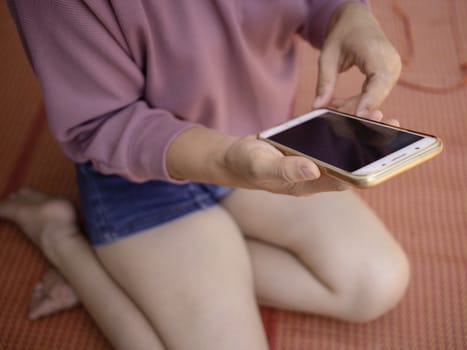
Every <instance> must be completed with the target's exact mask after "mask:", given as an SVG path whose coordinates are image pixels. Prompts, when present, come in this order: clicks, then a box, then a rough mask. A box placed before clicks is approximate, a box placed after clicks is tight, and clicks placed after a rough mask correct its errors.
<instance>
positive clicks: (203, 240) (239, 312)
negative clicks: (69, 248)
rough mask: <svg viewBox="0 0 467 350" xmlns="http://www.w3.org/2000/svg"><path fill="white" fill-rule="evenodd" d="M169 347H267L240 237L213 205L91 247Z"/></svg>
mask: <svg viewBox="0 0 467 350" xmlns="http://www.w3.org/2000/svg"><path fill="white" fill-rule="evenodd" d="M97 255H98V256H99V258H100V259H101V261H102V263H103V264H104V266H105V267H106V269H107V271H109V273H110V274H111V275H112V276H113V277H114V279H115V280H116V281H117V282H118V283H119V284H120V285H121V286H122V288H123V289H124V290H125V291H126V292H127V293H128V295H130V296H131V298H132V299H133V300H134V301H135V303H136V304H137V305H138V306H139V307H140V308H141V309H142V310H144V313H145V314H146V316H147V318H148V319H149V320H150V322H151V323H152V325H153V326H154V327H155V328H157V329H158V331H159V334H160V336H161V338H162V339H163V341H164V343H165V344H166V345H167V347H168V348H169V349H171V350H177V349H190V350H196V349H200V350H210V349H215V350H218V349H222V350H229V349H235V350H237V349H254V350H264V349H266V348H267V343H266V337H265V334H264V330H263V327H262V324H261V318H260V316H259V312H258V307H257V304H256V300H255V295H254V289H253V280H252V273H251V265H250V260H249V258H248V253H247V249H246V247H245V242H244V240H243V237H242V235H241V232H240V231H239V230H238V227H237V225H236V224H235V223H234V222H233V221H232V219H231V217H230V216H229V215H228V214H227V213H226V212H225V211H224V210H223V209H222V208H220V207H213V208H210V209H206V210H203V211H199V212H195V213H192V214H190V215H187V216H184V217H182V218H180V219H178V220H175V221H173V222H170V223H168V224H164V225H162V226H158V227H156V228H153V229H151V230H147V231H145V232H142V233H140V234H137V235H134V236H131V237H129V238H126V239H122V240H119V241H115V242H114V243H111V244H109V245H105V246H102V247H98V248H97Z"/></svg>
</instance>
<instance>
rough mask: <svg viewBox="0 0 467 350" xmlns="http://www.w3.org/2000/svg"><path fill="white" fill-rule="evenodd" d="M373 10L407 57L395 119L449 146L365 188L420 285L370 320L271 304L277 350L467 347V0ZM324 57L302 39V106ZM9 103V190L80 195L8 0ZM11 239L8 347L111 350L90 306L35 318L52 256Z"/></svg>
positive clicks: (5, 135)
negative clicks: (32, 305)
mask: <svg viewBox="0 0 467 350" xmlns="http://www.w3.org/2000/svg"><path fill="white" fill-rule="evenodd" d="M372 5H373V9H374V12H375V14H376V16H377V17H378V18H379V19H380V21H381V23H382V25H383V27H384V29H385V31H386V32H387V34H388V37H389V38H390V39H391V40H392V41H393V42H394V44H395V46H396V47H397V48H398V49H399V51H400V52H401V54H402V56H403V58H404V61H405V62H406V65H405V68H404V70H403V73H402V79H401V83H400V84H399V85H398V86H397V87H396V88H395V89H394V91H393V92H392V94H391V95H390V97H389V98H388V99H387V100H386V101H385V103H384V106H383V110H384V112H385V114H386V115H388V116H391V117H397V118H399V120H400V121H401V123H402V125H403V126H405V127H408V128H413V129H419V130H422V131H426V132H428V133H433V134H436V135H438V136H440V137H441V138H442V139H443V141H444V143H445V150H444V152H443V154H442V155H441V156H439V157H437V158H435V159H433V160H431V161H430V162H428V163H426V164H424V165H422V166H420V167H418V168H415V169H413V170H411V171H410V172H408V173H406V174H403V175H402V176H400V177H398V178H396V179H393V180H391V181H389V182H387V183H385V184H383V185H381V186H378V187H376V188H373V189H371V190H365V191H361V192H360V193H361V195H362V196H363V197H364V198H365V199H367V200H368V201H369V202H370V203H371V205H372V206H373V207H374V208H375V210H376V211H377V212H378V213H379V214H380V216H381V217H382V218H383V220H384V221H385V222H386V223H387V225H388V226H389V228H390V229H391V230H392V232H394V235H395V236H396V238H397V239H398V240H399V241H400V242H401V244H402V246H403V247H404V248H405V250H406V251H407V254H408V256H409V259H410V262H411V266H412V280H411V283H410V286H409V289H408V292H407V294H406V296H405V298H404V299H403V301H402V302H401V304H400V305H399V306H398V307H397V308H396V309H395V310H393V311H391V312H390V313H388V314H387V315H385V316H383V317H382V318H380V319H378V320H376V321H374V322H371V323H369V324H366V325H352V324H347V323H343V322H338V321H334V320H330V319H327V318H323V317H318V316H312V315H304V314H297V313H291V312H285V311H280V310H275V309H271V308H262V316H263V321H264V324H265V327H266V330H267V334H268V339H269V342H270V345H271V349H275V350H295V349H319V350H321V349H332V350H337V349H381V350H383V349H387V350H393V349H408V350H412V349H423V350H425V349H459V350H461V349H467V209H466V208H467V206H466V201H467V199H466V198H467V156H466V150H467V88H466V87H465V84H463V82H462V81H463V79H464V80H465V73H466V71H465V69H466V62H467V53H466V52H467V51H466V50H467V49H466V46H467V24H466V21H465V19H466V18H467V1H465V0H446V1H437V0H426V1H422V0H406V1H403V2H402V1H401V2H397V1H394V0H384V1H383V0H380V1H373V4H372ZM316 56H317V53H316V52H315V51H313V50H312V49H310V48H309V47H306V46H305V45H304V44H300V47H299V60H300V64H301V67H302V70H301V80H300V87H299V93H298V96H297V108H296V111H297V112H298V111H303V110H305V109H306V108H307V107H308V106H309V105H310V101H311V98H312V96H313V90H312V87H313V84H314V81H313V80H312V79H310V77H315V76H316V70H315V61H314V60H315V59H316ZM305 78H306V79H305ZM361 81H362V79H361V77H360V76H359V74H358V73H357V72H356V71H355V70H352V71H350V72H349V73H346V74H345V75H344V78H343V79H342V81H341V82H340V84H339V87H338V93H339V95H341V96H347V95H349V94H352V93H353V94H354V93H355V91H356V88H357V87H358V84H360V83H361ZM0 110H1V111H2V115H1V117H0V159H1V161H2V166H1V167H0V196H3V195H5V194H6V193H9V192H11V191H13V190H15V189H17V188H19V187H20V186H23V185H28V186H32V187H35V188H38V189H40V190H42V191H45V192H48V193H52V194H59V195H64V196H66V197H69V198H72V199H73V200H76V198H77V189H76V185H75V182H74V174H73V167H72V165H71V163H70V162H68V161H67V160H66V159H65V158H64V156H63V155H62V154H61V152H60V151H59V149H58V147H57V146H56V144H55V143H54V141H53V140H52V138H51V136H50V134H49V131H48V129H47V126H46V122H45V115H44V111H43V107H42V105H41V100H40V94H39V90H38V86H37V82H36V81H35V79H34V76H33V74H32V72H31V69H30V68H29V66H28V64H27V62H26V59H25V56H24V54H23V52H22V49H21V46H20V44H19V41H18V38H17V36H16V33H15V31H14V28H13V26H12V23H11V20H10V19H9V17H8V13H7V10H6V8H5V4H4V3H3V2H2V3H0ZM0 243H1V244H0V286H1V288H0V350H10V349H47V350H54V349H68V350H78V349H80V350H81V349H86V350H93V349H110V346H109V344H108V342H107V341H106V340H105V339H104V337H103V336H102V335H101V334H100V333H99V331H98V330H97V329H96V327H95V325H94V324H93V322H92V320H91V319H90V317H89V316H88V315H87V314H86V312H85V311H84V309H83V308H82V307H77V308H75V309H73V310H71V311H67V312H64V313H61V314H58V315H55V316H52V317H49V318H46V319H43V320H39V321H29V320H27V318H26V314H27V307H28V302H29V297H30V293H31V289H32V286H33V285H34V283H35V282H36V281H37V280H38V279H39V277H40V276H41V274H42V272H43V269H44V267H45V265H46V262H45V260H44V258H43V256H42V255H41V254H40V252H38V251H37V249H36V248H34V247H33V246H32V245H31V244H30V243H29V242H28V241H27V240H26V239H25V238H23V236H22V235H21V233H20V232H19V231H18V230H17V229H15V228H14V227H12V226H11V225H9V224H5V223H0Z"/></svg>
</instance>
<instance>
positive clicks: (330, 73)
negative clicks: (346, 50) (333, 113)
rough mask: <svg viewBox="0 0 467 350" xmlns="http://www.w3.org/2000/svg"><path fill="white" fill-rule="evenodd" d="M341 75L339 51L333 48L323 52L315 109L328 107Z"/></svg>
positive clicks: (320, 60) (319, 67)
mask: <svg viewBox="0 0 467 350" xmlns="http://www.w3.org/2000/svg"><path fill="white" fill-rule="evenodd" d="M338 73H339V50H337V49H334V48H332V47H330V48H325V49H323V51H322V52H321V55H320V57H319V63H318V81H317V85H316V99H315V102H314V103H313V107H314V108H320V107H323V106H325V105H327V104H328V103H329V102H330V101H331V99H332V96H333V94H334V88H335V86H336V81H337V75H338Z"/></svg>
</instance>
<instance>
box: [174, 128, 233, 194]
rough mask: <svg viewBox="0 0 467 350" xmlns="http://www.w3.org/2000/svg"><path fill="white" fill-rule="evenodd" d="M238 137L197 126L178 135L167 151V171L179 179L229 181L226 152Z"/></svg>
mask: <svg viewBox="0 0 467 350" xmlns="http://www.w3.org/2000/svg"><path fill="white" fill-rule="evenodd" d="M236 140H237V139H236V138H235V137H233V136H230V135H225V134H223V133H221V132H218V131H216V130H212V129H207V128H204V127H196V128H191V129H188V130H186V131H185V132H183V133H181V134H180V135H179V136H177V137H176V138H175V139H174V140H173V141H172V143H171V145H170V146H169V149H168V151H167V158H166V164H167V171H168V173H169V175H170V176H171V177H172V178H173V179H176V180H181V181H186V180H191V181H200V182H207V183H215V184H220V185H228V178H229V176H228V174H227V171H226V169H227V167H226V165H225V164H226V161H225V160H226V153H227V152H228V149H229V148H230V146H231V145H232V144H233V143H234V142H235V141H236Z"/></svg>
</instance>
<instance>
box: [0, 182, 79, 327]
mask: <svg viewBox="0 0 467 350" xmlns="http://www.w3.org/2000/svg"><path fill="white" fill-rule="evenodd" d="M0 219H5V220H8V221H11V222H13V223H15V224H16V225H17V226H18V227H19V228H20V229H21V230H22V231H23V232H24V233H25V234H26V236H27V237H28V238H29V239H30V240H31V241H32V242H33V243H34V244H35V245H36V246H37V247H38V248H39V249H40V250H41V251H42V252H43V253H44V254H45V255H46V256H47V257H49V258H50V256H51V255H50V254H51V253H52V249H53V245H54V244H57V243H60V242H61V241H65V240H67V239H70V238H72V237H74V236H76V235H78V234H79V230H78V227H77V224H76V213H75V210H74V208H73V205H72V204H71V203H70V202H69V201H67V200H65V199H59V198H51V197H48V196H46V195H45V194H42V193H40V192H37V191H34V190H31V189H28V188H25V189H22V190H20V191H18V192H16V193H14V194H12V195H10V196H9V197H8V198H6V199H5V200H3V201H0ZM77 304H78V298H77V296H76V294H75V292H74V291H73V289H72V287H71V286H70V285H69V284H68V283H67V282H66V281H65V279H64V278H63V277H62V275H61V274H60V273H59V272H58V271H57V270H55V269H54V268H50V269H49V270H47V271H46V273H45V274H44V276H43V277H42V279H41V281H40V282H38V283H37V284H36V286H35V287H34V290H33V293H32V298H31V305H30V309H29V318H31V319H37V318H39V317H43V316H47V315H50V314H52V313H55V312H58V311H60V310H64V309H68V308H70V307H72V306H74V305H77Z"/></svg>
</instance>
